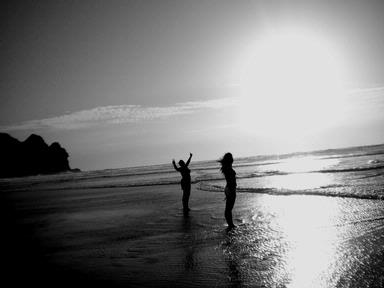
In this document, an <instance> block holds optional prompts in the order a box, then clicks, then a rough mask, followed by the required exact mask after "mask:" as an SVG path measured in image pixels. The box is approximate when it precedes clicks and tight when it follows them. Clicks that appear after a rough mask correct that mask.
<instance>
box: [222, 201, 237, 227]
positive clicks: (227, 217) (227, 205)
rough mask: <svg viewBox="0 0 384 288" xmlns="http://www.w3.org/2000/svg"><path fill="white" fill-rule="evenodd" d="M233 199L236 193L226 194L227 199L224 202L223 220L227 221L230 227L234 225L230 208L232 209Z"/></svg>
mask: <svg viewBox="0 0 384 288" xmlns="http://www.w3.org/2000/svg"><path fill="white" fill-rule="evenodd" d="M235 200H236V194H233V195H228V196H227V200H226V202H225V212H224V216H225V220H226V221H227V223H228V227H230V228H232V227H235V225H234V224H233V220H232V209H233V206H234V205H235Z"/></svg>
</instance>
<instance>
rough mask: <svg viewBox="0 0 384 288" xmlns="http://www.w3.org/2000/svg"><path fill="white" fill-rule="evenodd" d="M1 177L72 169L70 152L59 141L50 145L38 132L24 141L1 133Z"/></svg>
mask: <svg viewBox="0 0 384 288" xmlns="http://www.w3.org/2000/svg"><path fill="white" fill-rule="evenodd" d="M0 153H1V158H2V161H1V162H0V177H14V176H27V175H37V174H48V173H59V172H65V171H71V168H70V167H69V163H68V157H69V155H68V153H67V151H66V150H65V149H64V148H63V147H61V146H60V144H59V143H58V142H54V143H52V144H51V145H50V146H48V145H47V143H45V141H44V139H43V138H42V137H41V136H39V135H36V134H32V135H30V136H29V137H28V138H27V139H26V140H25V141H24V142H20V141H19V140H17V139H15V138H13V137H12V136H10V135H9V134H6V133H0Z"/></svg>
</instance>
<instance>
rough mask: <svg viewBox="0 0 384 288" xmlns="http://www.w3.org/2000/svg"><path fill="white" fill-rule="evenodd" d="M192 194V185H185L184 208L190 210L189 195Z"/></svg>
mask: <svg viewBox="0 0 384 288" xmlns="http://www.w3.org/2000/svg"><path fill="white" fill-rule="evenodd" d="M190 195H191V186H190V185H185V187H183V209H184V210H189V204H188V203H189V196H190Z"/></svg>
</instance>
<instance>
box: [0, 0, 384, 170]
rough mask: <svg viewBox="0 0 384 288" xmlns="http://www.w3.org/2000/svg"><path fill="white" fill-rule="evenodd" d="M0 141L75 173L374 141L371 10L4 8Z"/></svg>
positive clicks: (380, 101) (382, 83) (19, 4)
mask: <svg viewBox="0 0 384 288" xmlns="http://www.w3.org/2000/svg"><path fill="white" fill-rule="evenodd" d="M0 13H1V15H0V16H1V20H0V21H1V22H0V23H1V24H0V25H1V26H0V29H1V30H0V31H1V36H2V37H1V39H0V69H1V70H0V71H1V76H2V77H1V79H0V103H1V105H0V131H1V132H6V133H9V134H11V135H12V136H13V137H15V138H17V139H19V140H24V139H25V138H27V137H28V136H29V135H30V134H31V133H35V134H39V135H41V136H42V137H43V138H44V139H45V140H46V142H47V143H52V142H54V141H58V142H60V143H61V145H62V146H63V147H65V148H66V150H67V151H68V152H69V154H70V159H69V161H70V165H71V167H73V168H80V169H82V170H95V169H106V168H120V167H128V166H137V165H150V164H159V163H168V162H170V161H171V160H172V159H173V158H175V159H186V158H187V157H188V155H189V152H192V153H194V160H208V159H218V158H220V157H221V156H222V155H223V154H224V153H225V152H228V151H230V152H232V153H233V155H234V156H235V157H244V156H253V155H260V154H275V153H285V152H293V151H305V150H315V149H326V148H338V147H347V146H357V145H369V144H379V143H384V129H383V128H384V116H383V113H382V111H383V108H384V65H383V64H384V53H383V51H384V33H383V31H384V17H382V15H384V2H383V1H370V0H364V1H353V0H348V1H337V0H335V1H313V0H307V1H276V0H270V1H256V0H255V1H251V0H248V1H245V0H239V1H224V0H220V1H214V0H207V1H192V0H185V1H176V0H175V1H166V0H162V1H144V0H142V1H129V0H126V1H96V0H94V1H69V0H68V1H60V0H57V1H9V2H4V3H3V4H2V8H1V12H0Z"/></svg>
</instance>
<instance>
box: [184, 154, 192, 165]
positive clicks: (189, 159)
mask: <svg viewBox="0 0 384 288" xmlns="http://www.w3.org/2000/svg"><path fill="white" fill-rule="evenodd" d="M191 158H192V153H189V158H188V161H187V163H185V165H187V166H188V165H189V163H190V162H191Z"/></svg>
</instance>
